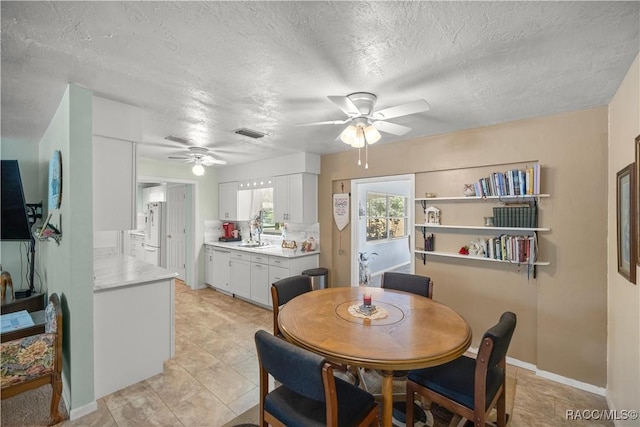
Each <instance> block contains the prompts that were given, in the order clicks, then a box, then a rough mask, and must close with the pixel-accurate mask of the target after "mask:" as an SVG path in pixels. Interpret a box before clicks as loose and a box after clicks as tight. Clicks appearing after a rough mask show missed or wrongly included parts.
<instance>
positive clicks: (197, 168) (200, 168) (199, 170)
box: [191, 160, 204, 176]
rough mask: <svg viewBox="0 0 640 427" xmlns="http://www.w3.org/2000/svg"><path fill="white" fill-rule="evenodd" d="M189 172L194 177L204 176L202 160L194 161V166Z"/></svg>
mask: <svg viewBox="0 0 640 427" xmlns="http://www.w3.org/2000/svg"><path fill="white" fill-rule="evenodd" d="M191 172H193V174H194V175H196V176H202V175H204V166H202V160H196V164H195V165H193V168H191Z"/></svg>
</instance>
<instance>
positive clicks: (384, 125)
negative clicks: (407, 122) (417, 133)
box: [373, 121, 411, 136]
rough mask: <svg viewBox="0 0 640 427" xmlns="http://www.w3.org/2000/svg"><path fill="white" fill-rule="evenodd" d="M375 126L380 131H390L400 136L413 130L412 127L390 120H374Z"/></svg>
mask: <svg viewBox="0 0 640 427" xmlns="http://www.w3.org/2000/svg"><path fill="white" fill-rule="evenodd" d="M373 126H374V127H375V128H376V129H378V130H379V131H382V132H386V133H390V134H393V135H398V136H402V135H404V134H405V133H407V132H409V131H410V130H411V128H410V127H407V126H402V125H398V124H395V123H389V122H383V121H377V122H373Z"/></svg>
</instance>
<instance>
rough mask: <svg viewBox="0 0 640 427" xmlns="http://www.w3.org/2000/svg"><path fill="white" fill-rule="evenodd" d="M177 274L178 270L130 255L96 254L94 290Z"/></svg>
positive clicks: (145, 281)
mask: <svg viewBox="0 0 640 427" xmlns="http://www.w3.org/2000/svg"><path fill="white" fill-rule="evenodd" d="M177 276H178V273H176V272H173V271H170V270H167V269H166V268H162V267H157V266H155V265H153V264H149V263H147V262H143V261H140V260H138V259H136V258H134V257H132V256H129V255H124V254H115V255H96V256H94V258H93V290H94V291H100V290H105V289H113V288H118V287H122V286H131V285H139V284H142V283H148V282H154V281H157V280H163V279H170V278H174V277H177Z"/></svg>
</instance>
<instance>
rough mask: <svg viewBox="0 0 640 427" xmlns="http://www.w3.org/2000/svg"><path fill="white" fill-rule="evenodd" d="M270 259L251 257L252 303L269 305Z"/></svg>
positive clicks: (266, 257) (257, 256) (260, 256)
mask: <svg viewBox="0 0 640 427" xmlns="http://www.w3.org/2000/svg"><path fill="white" fill-rule="evenodd" d="M270 287H271V284H270V283H269V257H268V256H264V255H251V301H253V302H256V303H258V304H262V305H269V292H270V289H269V288H270Z"/></svg>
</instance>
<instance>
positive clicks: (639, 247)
mask: <svg viewBox="0 0 640 427" xmlns="http://www.w3.org/2000/svg"><path fill="white" fill-rule="evenodd" d="M635 166H636V167H635V170H636V171H635V173H636V175H635V179H636V186H635V187H636V188H635V192H634V195H635V197H636V214H635V226H636V236H635V242H636V264H638V265H640V200H638V199H639V198H640V135H638V136H637V137H636V162H635Z"/></svg>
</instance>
